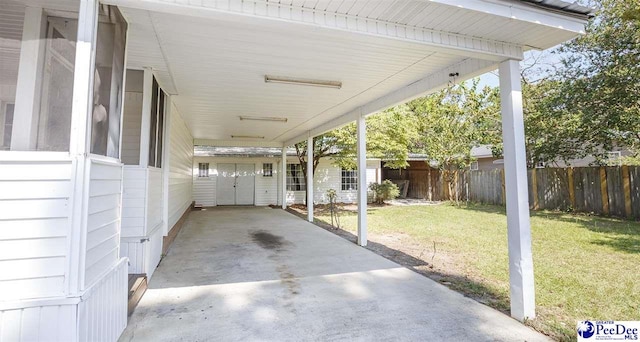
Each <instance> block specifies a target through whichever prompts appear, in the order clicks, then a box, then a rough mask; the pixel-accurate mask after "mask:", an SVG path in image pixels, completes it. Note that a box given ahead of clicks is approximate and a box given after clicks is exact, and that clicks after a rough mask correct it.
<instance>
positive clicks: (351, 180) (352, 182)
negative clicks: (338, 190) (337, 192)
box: [341, 169, 358, 191]
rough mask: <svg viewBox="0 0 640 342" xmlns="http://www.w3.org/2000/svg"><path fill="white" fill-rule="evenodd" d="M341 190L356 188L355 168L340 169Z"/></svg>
mask: <svg viewBox="0 0 640 342" xmlns="http://www.w3.org/2000/svg"><path fill="white" fill-rule="evenodd" d="M341 178H342V181H341V183H342V190H343V191H349V190H358V172H357V170H346V169H342V177H341Z"/></svg>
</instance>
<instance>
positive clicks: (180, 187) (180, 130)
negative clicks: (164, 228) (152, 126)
mask: <svg viewBox="0 0 640 342" xmlns="http://www.w3.org/2000/svg"><path fill="white" fill-rule="evenodd" d="M170 106H171V107H170V108H171V109H170V112H171V114H170V125H171V129H170V134H169V146H170V152H169V154H170V156H169V184H168V185H169V186H168V193H169V194H170V196H169V209H168V210H169V215H168V216H169V218H168V227H169V229H171V227H173V226H174V225H175V224H176V222H178V220H179V219H180V217H181V216H182V214H183V213H184V212H185V211H186V210H187V209H188V208H189V206H190V205H191V201H192V200H193V196H192V189H193V171H192V167H193V137H192V136H191V132H190V131H189V128H188V127H187V125H186V123H185V122H184V120H183V119H182V117H181V116H180V113H179V112H178V109H177V108H176V107H175V105H174V104H173V102H171V103H170Z"/></svg>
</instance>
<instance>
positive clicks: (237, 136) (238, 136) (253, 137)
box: [231, 135, 264, 139]
mask: <svg viewBox="0 0 640 342" xmlns="http://www.w3.org/2000/svg"><path fill="white" fill-rule="evenodd" d="M231 139H264V136H260V135H231Z"/></svg>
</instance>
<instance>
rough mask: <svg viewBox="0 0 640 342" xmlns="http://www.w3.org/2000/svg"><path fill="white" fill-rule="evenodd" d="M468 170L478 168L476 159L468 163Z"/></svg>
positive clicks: (476, 169)
mask: <svg viewBox="0 0 640 342" xmlns="http://www.w3.org/2000/svg"><path fill="white" fill-rule="evenodd" d="M469 170H471V171H478V170H480V167H479V165H478V161H477V160H476V161H472V162H471V164H469Z"/></svg>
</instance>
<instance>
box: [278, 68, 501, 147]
mask: <svg viewBox="0 0 640 342" xmlns="http://www.w3.org/2000/svg"><path fill="white" fill-rule="evenodd" d="M496 67H497V65H496V64H495V63H494V62H488V61H482V60H477V59H466V60H464V61H462V62H460V63H457V64H454V65H451V66H449V67H447V68H445V69H443V70H440V71H438V72H435V73H433V74H431V75H428V76H427V77H425V78H423V79H421V80H419V81H416V82H413V83H411V84H409V85H407V86H404V87H402V88H400V89H397V90H395V91H392V92H391V93H388V94H386V95H384V96H382V97H379V98H378V99H376V100H373V101H371V102H369V103H367V104H365V105H363V106H360V107H358V108H356V109H354V110H352V111H350V112H348V113H345V114H343V115H342V116H339V117H337V118H335V119H332V120H329V121H327V122H325V123H323V124H320V125H318V126H316V127H315V128H314V129H312V130H310V131H309V134H310V135H311V136H318V135H320V134H323V133H325V132H328V131H330V130H333V129H336V128H338V127H340V126H344V125H346V124H348V123H350V122H353V121H354V120H357V119H358V118H359V117H360V116H361V115H370V114H373V113H376V112H379V111H382V110H385V109H387V108H390V107H393V106H395V105H397V104H400V103H405V102H407V101H409V100H411V99H414V98H417V97H420V96H423V95H425V94H427V93H430V92H434V91H437V90H439V89H442V88H444V87H446V85H447V84H448V82H449V81H450V80H451V77H449V74H450V73H452V72H457V73H458V74H459V76H458V77H459V80H460V82H462V81H464V80H467V79H469V78H472V77H475V76H479V75H482V74H484V73H485V72H487V71H491V70H495V69H496ZM285 134H286V133H285ZM285 134H283V135H285ZM307 135H308V134H302V135H298V136H297V137H294V138H291V139H288V140H287V141H286V142H285V145H287V146H290V145H294V144H296V143H298V142H300V141H303V140H304V139H306V138H307ZM278 138H279V137H278ZM276 139H277V138H276Z"/></svg>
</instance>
